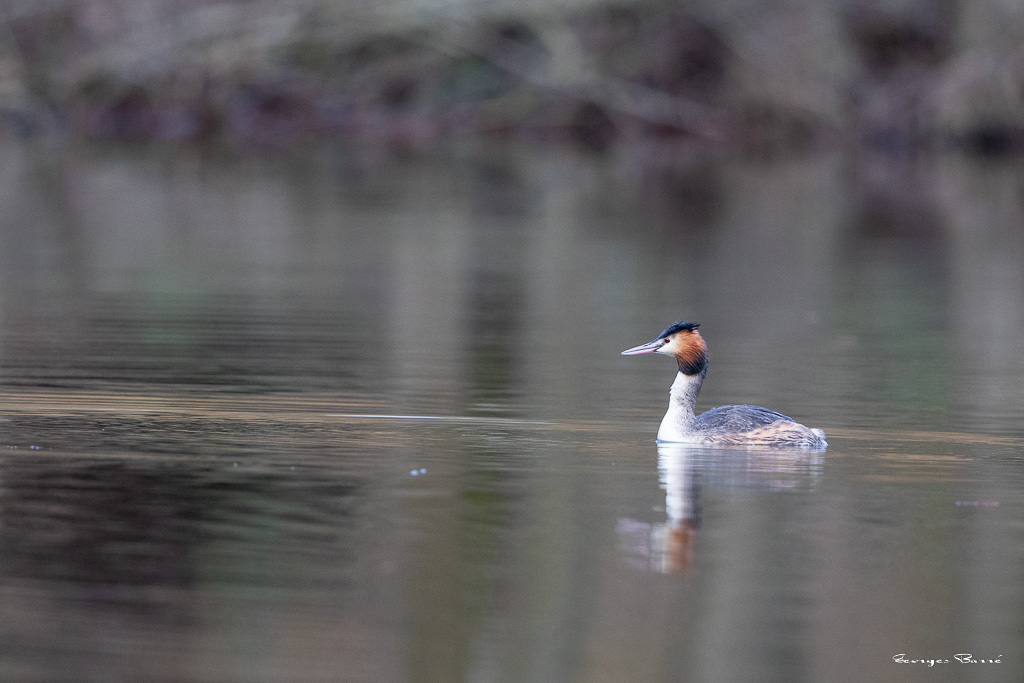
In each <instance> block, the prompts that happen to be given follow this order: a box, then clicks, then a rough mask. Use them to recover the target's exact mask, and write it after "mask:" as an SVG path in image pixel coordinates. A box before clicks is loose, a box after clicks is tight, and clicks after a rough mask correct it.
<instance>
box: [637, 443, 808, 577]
mask: <svg viewBox="0 0 1024 683" xmlns="http://www.w3.org/2000/svg"><path fill="white" fill-rule="evenodd" d="M823 466H824V453H823V452H821V451H793V450H788V449H787V450H781V449H768V448H762V449H758V448H742V447H741V448H736V447H728V446H724V447H723V446H716V447H709V446H702V445H689V444H659V445H658V480H659V483H660V485H661V488H662V489H663V490H664V491H665V517H666V521H664V522H656V523H646V522H640V521H637V520H632V519H620V520H619V522H618V537H619V551H620V554H621V555H622V557H623V559H624V561H625V562H626V564H628V565H629V566H631V567H633V568H636V569H642V570H647V571H652V572H657V573H662V574H673V573H686V572H688V571H689V570H690V568H691V567H692V566H693V565H694V560H695V557H696V545H697V535H698V531H699V530H700V528H701V504H700V497H701V492H702V490H705V489H708V490H715V491H716V492H718V493H721V492H723V491H724V492H727V491H729V490H734V491H735V490H740V489H745V490H748V491H749V490H753V491H763V492H768V493H770V492H776V491H797V490H811V489H813V488H814V487H815V486H816V485H817V483H818V481H819V480H820V478H821V473H822V469H823Z"/></svg>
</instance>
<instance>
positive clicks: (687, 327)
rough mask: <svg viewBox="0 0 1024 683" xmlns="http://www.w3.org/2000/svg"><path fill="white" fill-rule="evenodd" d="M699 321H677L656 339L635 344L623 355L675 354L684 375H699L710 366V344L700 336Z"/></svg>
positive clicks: (680, 370)
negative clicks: (638, 344)
mask: <svg viewBox="0 0 1024 683" xmlns="http://www.w3.org/2000/svg"><path fill="white" fill-rule="evenodd" d="M698 327H700V324H699V323H688V322H677V323H673V324H672V325H669V326H668V327H666V328H665V331H664V332H662V333H661V334H659V335H658V338H657V339H655V340H654V341H651V342H647V343H646V344H641V345H640V346H634V347H633V348H631V349H626V350H625V351H623V352H622V355H623V356H635V355H638V354H641V353H662V354H665V355H666V356H673V357H674V358H675V359H676V361H677V362H678V363H679V372H681V373H683V374H684V375H699V374H700V373H702V372H704V371H705V370H706V369H707V367H708V346H707V344H705V343H704V338H703V337H701V336H700V332H698V331H697V328H698Z"/></svg>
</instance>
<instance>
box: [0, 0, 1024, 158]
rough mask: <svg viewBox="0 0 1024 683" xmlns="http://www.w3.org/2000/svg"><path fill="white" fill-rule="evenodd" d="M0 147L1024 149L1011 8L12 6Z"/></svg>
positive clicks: (120, 1) (498, 1)
mask: <svg viewBox="0 0 1024 683" xmlns="http://www.w3.org/2000/svg"><path fill="white" fill-rule="evenodd" d="M0 8H2V9H0V12H2V14H0V26H2V32H0V112H2V121H3V125H2V126H0V131H2V134H3V135H6V136H12V137H18V138H31V137H35V136H41V135H45V136H65V135H72V136H84V137H88V138H95V139H100V140H122V141H149V140H176V141H210V140H219V141H225V140H227V141H234V142H240V143H244V144H249V143H254V144H268V145H291V144H294V143H297V142H302V141H306V140H310V139H316V138H318V137H322V136H345V137H348V138H352V139H358V140H367V141H370V142H376V143H397V144H402V145H429V144H432V143H434V142H437V141H443V140H446V139H453V138H456V137H459V138H465V137H466V136H492V135H500V136H518V137H522V138H524V139H531V140H551V139H568V140H573V141H575V142H578V143H580V144H582V145H584V146H586V147H588V148H593V149H598V150H600V149H605V148H607V147H608V146H610V145H614V144H616V143H618V142H620V141H623V140H629V139H636V138H642V137H646V138H649V137H673V138H677V139H681V140H687V141H692V142H693V143H694V144H696V145H707V146H713V147H716V148H718V147H726V148H744V149H748V148H753V149H756V150H782V149H790V148H793V147H801V146H807V145H833V144H837V143H839V144H844V145H854V146H869V147H873V148H880V149H884V150H886V151H892V152H897V153H904V152H908V151H910V150H918V149H936V148H938V149H950V148H956V149H964V150H968V151H971V152H978V153H984V154H1004V153H1012V152H1018V151H1021V150H1024V120H1022V116H1024V108H1022V98H1024V52H1022V50H1024V47H1022V46H1024V41H1022V40H1021V38H1022V37H1024V4H1020V3H1014V2H1007V1H1006V0H975V1H974V2H965V1H962V0H824V1H820V2H811V1H808V0H756V1H755V0H688V1H686V2H671V1H667V0H627V1H618V2H609V1H606V0H544V1H541V0H389V1H388V2H372V1H370V0H264V1H259V0H3V2H2V4H0Z"/></svg>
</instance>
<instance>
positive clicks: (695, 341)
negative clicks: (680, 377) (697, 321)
mask: <svg viewBox="0 0 1024 683" xmlns="http://www.w3.org/2000/svg"><path fill="white" fill-rule="evenodd" d="M675 345H676V361H678V362H679V372H681V373H683V374H684V375H699V374H700V373H702V372H704V370H706V369H707V367H708V345H707V344H705V343H704V338H703V337H701V336H700V333H699V332H690V333H689V334H686V335H681V338H679V339H678V340H677V341H676V344H675Z"/></svg>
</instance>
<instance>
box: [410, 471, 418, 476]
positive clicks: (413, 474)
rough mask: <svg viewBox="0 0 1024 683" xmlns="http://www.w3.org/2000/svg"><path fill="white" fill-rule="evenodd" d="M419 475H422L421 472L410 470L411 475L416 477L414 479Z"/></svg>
mask: <svg viewBox="0 0 1024 683" xmlns="http://www.w3.org/2000/svg"><path fill="white" fill-rule="evenodd" d="M419 473H420V471H419V470H409V474H411V475H412V476H414V477H415V476H418V475H419Z"/></svg>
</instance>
